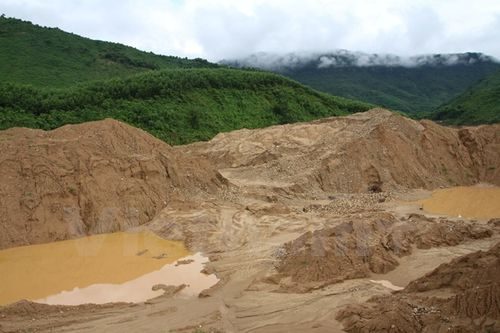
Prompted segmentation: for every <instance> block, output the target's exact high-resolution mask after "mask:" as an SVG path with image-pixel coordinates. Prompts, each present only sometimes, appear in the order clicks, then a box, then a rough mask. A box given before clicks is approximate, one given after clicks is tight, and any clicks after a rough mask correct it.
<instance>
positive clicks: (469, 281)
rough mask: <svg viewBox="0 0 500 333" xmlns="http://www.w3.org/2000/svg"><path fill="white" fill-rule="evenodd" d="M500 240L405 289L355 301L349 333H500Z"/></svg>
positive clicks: (347, 321) (345, 313)
mask: <svg viewBox="0 0 500 333" xmlns="http://www.w3.org/2000/svg"><path fill="white" fill-rule="evenodd" d="M499 276H500V243H498V244H497V245H496V246H494V247H493V248H492V249H491V250H489V251H487V252H483V251H479V252H474V253H471V254H469V255H466V256H463V257H460V258H457V259H455V260H453V261H451V262H450V263H447V264H442V265H441V266H439V267H438V268H436V269H435V270H434V271H432V272H431V273H429V274H427V275H425V276H423V277H421V278H419V279H417V280H415V281H413V282H411V283H410V284H409V285H408V286H407V287H406V288H405V289H404V290H403V291H402V292H399V293H395V294H393V295H390V296H383V297H374V298H372V299H370V300H369V301H368V302H367V303H366V304H361V305H349V306H347V307H346V308H344V309H343V310H341V311H340V312H339V313H338V314H337V318H338V319H339V320H341V321H342V322H343V323H344V328H345V330H346V331H347V332H352V333H354V332H359V333H362V332H367V333H368V332H370V333H372V332H375V333H376V332H425V333H426V332H471V333H472V332H499V331H500V280H499V279H498V277H499Z"/></svg>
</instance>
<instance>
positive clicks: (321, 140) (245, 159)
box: [177, 109, 500, 193]
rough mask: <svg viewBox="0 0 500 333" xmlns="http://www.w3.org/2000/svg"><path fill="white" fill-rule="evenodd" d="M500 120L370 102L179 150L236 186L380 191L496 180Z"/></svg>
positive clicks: (499, 170)
mask: <svg viewBox="0 0 500 333" xmlns="http://www.w3.org/2000/svg"><path fill="white" fill-rule="evenodd" d="M499 133H500V125H489V126H480V127H470V128H462V129H455V128H449V127H443V126H440V125H437V124H435V123H433V122H431V121H420V122H418V121H414V120H411V119H408V118H405V117H402V116H399V115H397V114H395V113H392V112H389V111H386V110H382V109H374V110H371V111H368V112H365V113H359V114H355V115H351V116H348V117H337V118H328V119H323V120H319V121H313V122H310V123H299V124H290V125H282V126H273V127H269V128H264V129H257V130H240V131H234V132H230V133H222V134H219V135H217V136H216V137H215V138H214V139H212V140H211V141H209V142H204V143H196V144H191V145H188V146H184V147H179V148H177V149H180V150H182V151H183V152H186V153H189V154H194V155H201V156H205V157H208V158H209V159H210V160H212V161H213V162H214V163H216V164H217V166H218V167H219V168H220V169H221V173H222V174H223V175H224V176H225V177H227V178H228V179H229V180H231V181H232V182H233V183H235V184H237V185H245V186H266V187H268V188H269V187H281V188H287V189H289V191H290V192H295V193H297V192H307V191H310V190H312V189H320V190H323V191H328V192H370V191H371V192H379V191H386V190H391V189H394V188H400V187H405V188H427V189H431V188H436V187H438V186H449V185H455V184H462V185H468V184H473V183H477V182H479V181H485V182H491V183H494V184H500V168H497V167H496V166H497V165H500V135H499Z"/></svg>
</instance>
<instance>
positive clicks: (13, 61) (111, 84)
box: [0, 18, 371, 144]
mask: <svg viewBox="0 0 500 333" xmlns="http://www.w3.org/2000/svg"><path fill="white" fill-rule="evenodd" d="M370 107H371V106H370V105H368V104H365V103H361V102H356V101H351V100H347V99H344V98H340V97H338V98H337V97H333V96H330V95H327V94H324V93H319V92H317V91H315V90H312V89H310V88H307V87H305V86H303V85H301V84H299V83H297V82H295V81H292V80H290V79H287V78H285V77H282V76H280V75H276V74H273V73H267V72H260V71H254V70H238V69H228V68H223V67H221V66H219V65H215V64H211V63H209V62H207V61H205V60H202V59H195V60H188V59H180V58H176V57H167V56H158V55H154V54H151V53H146V52H142V51H139V50H136V49H134V48H131V47H127V46H124V45H120V44H114V43H109V42H99V41H93V40H90V39H87V38H83V37H80V36H77V35H74V34H70V33H66V32H63V31H61V30H59V29H52V28H43V27H39V26H36V25H33V24H31V23H30V22H24V21H20V20H17V19H8V18H0V129H6V128H9V127H14V126H24V127H32V128H42V129H52V128H55V127H59V126H62V125H64V124H68V123H80V122H85V121H90V120H98V119H103V118H107V117H111V118H115V119H118V120H123V121H126V122H128V123H129V124H131V125H134V126H137V127H140V128H143V129H144V130H146V131H149V132H150V133H152V134H153V135H155V136H157V137H159V138H161V139H163V140H165V141H167V142H169V143H172V144H180V143H188V142H192V141H197V140H207V139H209V138H211V137H213V136H214V135H216V134H217V133H219V132H223V131H230V130H234V129H239V128H244V127H247V128H257V127H265V126H269V125H273V124H280V123H289V122H296V121H307V120H312V119H317V118H322V117H327V116H335V115H342V114H347V113H352V112H357V111H364V110H367V109H368V108H370Z"/></svg>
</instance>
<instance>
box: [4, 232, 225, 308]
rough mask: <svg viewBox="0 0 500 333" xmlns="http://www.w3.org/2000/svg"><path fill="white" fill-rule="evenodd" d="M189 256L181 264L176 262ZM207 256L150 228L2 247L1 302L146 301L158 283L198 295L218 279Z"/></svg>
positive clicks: (151, 295) (152, 296) (74, 302)
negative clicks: (208, 267) (209, 271)
mask: <svg viewBox="0 0 500 333" xmlns="http://www.w3.org/2000/svg"><path fill="white" fill-rule="evenodd" d="M180 259H183V260H186V261H185V263H186V264H183V265H176V263H177V261H178V260H180ZM206 261H208V260H207V258H205V257H203V256H202V255H201V254H199V253H196V254H193V253H190V252H189V251H188V250H187V249H186V247H185V246H184V244H183V243H182V242H176V241H168V240H164V239H162V238H160V237H158V236H156V235H155V234H154V233H152V232H137V233H128V232H118V233H113V234H103V235H95V236H90V237H84V238H79V239H74V240H67V241H60V242H54V243H48V244H39V245H30V246H22V247H16V248H11V249H6V250H2V251H0V272H1V274H0V305H3V304H8V303H12V302H16V301H18V300H21V299H28V300H33V301H36V302H40V303H47V304H64V305H76V304H83V303H96V304H102V303H108V302H142V301H146V300H148V299H150V298H154V297H156V296H160V295H161V294H162V293H163V291H162V290H161V289H160V290H156V291H153V290H152V287H153V286H154V285H156V284H164V285H181V284H187V285H188V287H187V288H185V289H183V290H182V291H181V292H180V294H179V295H180V296H190V295H197V294H198V293H199V292H200V291H202V290H203V289H206V288H209V287H210V286H212V285H214V284H215V283H216V282H217V278H216V277H215V275H205V274H203V273H201V272H200V271H201V270H202V269H203V264H204V262H206Z"/></svg>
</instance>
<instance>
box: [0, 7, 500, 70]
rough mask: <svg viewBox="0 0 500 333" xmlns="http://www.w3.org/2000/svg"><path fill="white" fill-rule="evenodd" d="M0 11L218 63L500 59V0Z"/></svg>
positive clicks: (161, 51) (94, 36) (2, 8)
mask: <svg viewBox="0 0 500 333" xmlns="http://www.w3.org/2000/svg"><path fill="white" fill-rule="evenodd" d="M0 12H2V13H5V14H6V15H7V16H13V17H19V18H22V19H26V20H31V21H33V22H35V23H38V24H40V25H47V26H57V27H60V28H61V29H63V30H66V31H71V32H74V33H77V34H80V35H83V36H87V37H90V38H96V39H102V40H110V41H117V42H121V43H124V44H129V45H132V46H135V47H137V48H140V49H144V50H147V51H154V52H157V53H162V54H173V55H178V56H188V57H204V58H208V59H210V60H213V61H215V60H219V59H222V58H234V57H241V56H245V55H247V54H250V53H256V52H259V51H262V52H272V53H287V52H297V51H307V52H314V51H317V52H320V51H330V50H335V49H349V50H354V51H364V52H369V53H371V52H377V53H393V54H400V55H411V54H424V53H453V52H464V51H478V52H485V53H488V54H491V55H494V56H496V57H500V43H498V42H497V40H498V37H497V35H498V33H499V28H500V1H498V0H475V1H474V2H471V1H470V0H440V1H435V0H413V1H411V2H410V1H407V0H344V1H339V0H308V1H304V0H274V1H273V0H267V1H264V0H241V1H237V0H171V1H167V0H142V1H141V0H136V1H134V0H125V1H124V0H107V1H98V0H79V1H77V0H74V1H69V0H0Z"/></svg>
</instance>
